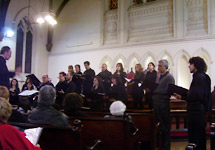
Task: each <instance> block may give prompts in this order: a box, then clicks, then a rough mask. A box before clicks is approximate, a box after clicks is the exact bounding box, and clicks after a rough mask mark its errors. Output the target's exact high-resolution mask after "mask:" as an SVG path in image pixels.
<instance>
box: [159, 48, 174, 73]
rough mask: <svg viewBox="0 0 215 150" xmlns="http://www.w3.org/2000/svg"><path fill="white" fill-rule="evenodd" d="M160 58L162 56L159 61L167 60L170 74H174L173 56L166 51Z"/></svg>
mask: <svg viewBox="0 0 215 150" xmlns="http://www.w3.org/2000/svg"><path fill="white" fill-rule="evenodd" d="M159 56H160V58H159V60H160V59H166V60H167V61H168V62H169V71H170V73H173V72H174V71H173V66H174V61H173V59H172V56H171V55H170V54H169V53H168V52H167V51H166V50H165V51H164V52H162V53H161V54H160V55H159Z"/></svg>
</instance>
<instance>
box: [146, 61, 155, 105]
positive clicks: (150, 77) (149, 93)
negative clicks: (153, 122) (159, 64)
mask: <svg viewBox="0 0 215 150" xmlns="http://www.w3.org/2000/svg"><path fill="white" fill-rule="evenodd" d="M156 79H157V71H155V65H154V63H153V62H150V63H149V64H148V72H147V73H146V80H148V81H150V82H155V81H156ZM145 91H146V95H145V103H146V104H148V105H149V108H150V109H152V102H153V100H152V95H153V91H150V89H148V88H146V89H145Z"/></svg>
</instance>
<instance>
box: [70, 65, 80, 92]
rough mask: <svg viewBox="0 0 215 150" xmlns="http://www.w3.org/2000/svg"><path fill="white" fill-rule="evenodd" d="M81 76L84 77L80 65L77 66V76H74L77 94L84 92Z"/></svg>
mask: <svg viewBox="0 0 215 150" xmlns="http://www.w3.org/2000/svg"><path fill="white" fill-rule="evenodd" d="M81 76H82V72H81V66H80V65H78V64H77V65H75V74H74V77H73V79H72V80H73V82H74V83H75V85H76V90H75V91H76V93H79V94H80V93H81V91H82V81H83V80H82V79H81Z"/></svg>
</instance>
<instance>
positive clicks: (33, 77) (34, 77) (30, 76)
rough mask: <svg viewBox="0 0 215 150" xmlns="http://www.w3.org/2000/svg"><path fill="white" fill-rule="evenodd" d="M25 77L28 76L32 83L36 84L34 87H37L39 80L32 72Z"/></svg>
mask: <svg viewBox="0 0 215 150" xmlns="http://www.w3.org/2000/svg"><path fill="white" fill-rule="evenodd" d="M26 77H28V78H30V79H31V81H32V83H33V84H34V85H35V86H36V87H39V86H40V84H41V82H40V80H39V79H38V78H37V77H36V76H35V75H34V74H30V75H27V76H26Z"/></svg>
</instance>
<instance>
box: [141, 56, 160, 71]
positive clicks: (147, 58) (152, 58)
mask: <svg viewBox="0 0 215 150" xmlns="http://www.w3.org/2000/svg"><path fill="white" fill-rule="evenodd" d="M149 62H153V63H154V64H155V66H157V59H156V57H155V56H154V55H153V54H152V53H151V52H147V53H146V54H144V55H143V57H142V66H143V69H144V70H145V69H147V67H148V63H149Z"/></svg>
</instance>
